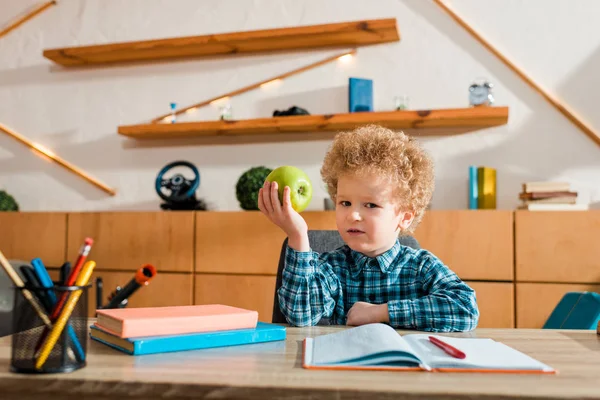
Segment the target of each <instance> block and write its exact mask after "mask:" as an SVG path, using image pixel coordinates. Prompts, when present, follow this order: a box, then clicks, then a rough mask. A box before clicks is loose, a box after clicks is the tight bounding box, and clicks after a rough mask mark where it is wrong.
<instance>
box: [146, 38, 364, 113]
mask: <svg viewBox="0 0 600 400" xmlns="http://www.w3.org/2000/svg"><path fill="white" fill-rule="evenodd" d="M354 54H356V49H353V50H350V51H345V52H343V53H340V54H336V55H335V56H331V57H327V58H325V59H323V60H321V61H317V62H315V63H312V64H309V65H305V66H303V67H301V68H297V69H295V70H292V71H288V72H285V73H283V74H281V75H277V76H274V77H272V78H269V79H265V80H262V81H260V82H256V83H253V84H251V85H248V86H246V87H243V88H241V89H236V90H234V91H231V92H228V93H223V94H221V95H219V96H216V97H213V98H212V99H208V100H204V101H201V102H200V103H197V104H194V105H191V106H188V107H185V108H182V109H179V110H177V111H175V114H176V115H179V114H183V113H185V112H186V111H188V110H192V109H194V108H200V107H204V106H207V105H209V104H210V103H212V102H215V101H217V100H220V99H224V98H226V97H233V96H237V95H239V94H242V93H246V92H248V91H250V90H253V89H258V88H259V87H261V86H262V85H264V84H267V83H269V82H273V81H276V80H279V79H284V78H288V77H290V76H292V75H296V74H299V73H301V72H305V71H308V70H310V69H313V68H316V67H319V66H321V65H323V64H327V63H330V62H332V61H335V60H337V59H338V58H340V57H344V56H347V55H354ZM169 116H171V114H164V115H161V116H160V117H157V118H155V119H153V120H152V123H158V122H161V121H162V120H163V119H165V118H168V117H169Z"/></svg>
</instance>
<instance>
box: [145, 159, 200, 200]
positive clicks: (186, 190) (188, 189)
mask: <svg viewBox="0 0 600 400" xmlns="http://www.w3.org/2000/svg"><path fill="white" fill-rule="evenodd" d="M175 167H188V168H189V169H191V170H192V172H193V173H194V179H193V180H190V179H186V178H185V177H184V176H183V175H182V174H175V175H173V176H172V177H170V178H163V176H164V175H165V174H166V173H167V172H169V170H171V169H172V168H175ZM198 186H200V173H199V172H198V168H196V166H195V165H194V164H192V163H190V162H188V161H175V162H172V163H170V164H167V165H165V166H164V167H163V169H161V170H160V172H159V173H158V176H157V177H156V182H155V188H156V193H158V195H159V196H160V198H161V199H163V200H164V201H166V202H169V203H176V202H184V201H189V200H190V199H194V198H195V196H194V195H195V193H196V190H197V189H198ZM163 188H164V189H167V190H170V192H171V193H170V194H168V195H167V194H165V193H164V192H163V191H162V189H163Z"/></svg>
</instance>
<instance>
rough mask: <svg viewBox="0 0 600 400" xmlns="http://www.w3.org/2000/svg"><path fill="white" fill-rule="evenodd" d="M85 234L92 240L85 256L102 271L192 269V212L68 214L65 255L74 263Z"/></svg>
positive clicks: (181, 270)
mask: <svg viewBox="0 0 600 400" xmlns="http://www.w3.org/2000/svg"><path fill="white" fill-rule="evenodd" d="M86 237H91V238H93V239H94V245H93V247H92V250H91V252H90V255H89V258H90V259H93V260H94V261H96V263H97V265H98V268H101V269H104V270H107V269H108V270H129V271H135V270H137V269H138V268H140V267H141V266H142V265H143V264H152V265H154V267H155V268H156V269H157V270H158V271H178V272H189V273H191V272H192V271H193V268H194V212H191V211H189V212H185V211H175V212H98V213H70V214H69V219H68V240H67V254H68V255H69V260H73V261H72V262H74V261H75V260H76V259H77V254H78V252H79V249H80V248H81V246H82V244H83V241H84V239H85V238H86Z"/></svg>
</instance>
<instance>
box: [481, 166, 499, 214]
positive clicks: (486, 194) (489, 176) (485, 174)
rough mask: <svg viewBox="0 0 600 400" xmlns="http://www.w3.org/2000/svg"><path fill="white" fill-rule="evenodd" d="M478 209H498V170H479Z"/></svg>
mask: <svg viewBox="0 0 600 400" xmlns="http://www.w3.org/2000/svg"><path fill="white" fill-rule="evenodd" d="M477 208H479V209H483V210H494V209H496V169H494V168H490V167H478V168H477Z"/></svg>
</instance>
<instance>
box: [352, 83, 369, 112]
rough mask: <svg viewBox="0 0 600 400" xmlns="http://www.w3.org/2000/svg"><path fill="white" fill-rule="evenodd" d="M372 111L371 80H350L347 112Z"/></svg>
mask: <svg viewBox="0 0 600 400" xmlns="http://www.w3.org/2000/svg"><path fill="white" fill-rule="evenodd" d="M361 111H373V80H371V79H362V78H350V80H349V82H348V112H351V113H353V112H361Z"/></svg>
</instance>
